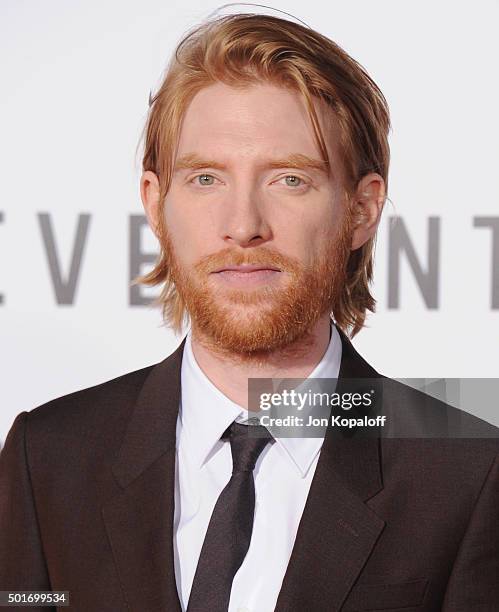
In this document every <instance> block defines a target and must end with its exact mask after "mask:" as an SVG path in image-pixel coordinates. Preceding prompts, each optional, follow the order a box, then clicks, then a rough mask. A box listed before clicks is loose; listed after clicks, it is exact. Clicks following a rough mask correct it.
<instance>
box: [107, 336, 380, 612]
mask: <svg viewBox="0 0 499 612" xmlns="http://www.w3.org/2000/svg"><path fill="white" fill-rule="evenodd" d="M338 331H339V333H340V337H341V340H342V360H341V367H340V373H339V384H341V381H342V380H343V379H347V378H370V377H377V376H378V374H377V373H376V372H375V371H374V370H373V369H372V368H371V366H369V364H367V362H365V361H364V359H362V357H361V356H360V355H359V354H358V353H357V352H356V351H355V349H354V348H353V346H352V345H351V343H350V341H349V340H348V339H347V338H346V336H345V335H344V334H343V333H342V332H341V331H340V330H338ZM184 343H185V340H184V341H183V342H182V343H181V344H180V346H179V347H178V349H177V350H176V351H175V352H174V353H173V354H172V355H170V356H169V357H167V358H166V359H165V360H163V361H162V362H160V363H159V364H157V365H156V366H154V367H153V368H152V370H151V372H150V374H149V376H148V378H147V379H146V382H145V383H144V386H143V387H142V390H141V392H140V395H139V397H138V399H137V402H136V405H135V407H134V410H133V412H132V416H131V418H130V422H129V425H128V428H127V431H126V434H125V437H124V439H123V443H122V445H121V448H120V452H119V454H118V457H117V460H116V462H115V464H114V465H113V473H114V475H115V477H116V480H117V482H118V483H119V485H120V486H121V487H122V490H121V491H120V493H119V494H118V495H117V496H116V497H114V498H113V499H111V500H110V501H108V502H107V503H106V504H105V505H104V507H103V509H102V514H103V518H104V522H105V525H106V529H107V533H108V536H109V540H110V543H111V548H112V551H113V555H114V559H115V562H116V565H117V568H118V573H119V576H120V580H121V584H122V588H123V592H124V596H125V599H126V601H127V604H128V607H129V608H130V609H132V610H135V609H139V610H140V609H146V610H147V609H154V610H158V611H159V610H168V612H180V611H181V606H180V601H179V597H178V594H177V588H176V582H175V571H174V552H173V518H174V491H175V460H176V457H175V442H176V421H177V415H178V406H179V401H180V371H181V362H182V353H183V348H184ZM380 470H381V468H380V460H379V440H378V439H365V438H364V439H360V438H355V437H353V438H346V437H338V436H337V435H334V434H333V431H332V429H331V427H329V428H328V429H327V432H326V436H325V439H324V443H323V446H322V450H321V454H320V457H319V461H318V464H317V468H316V471H315V475H314V478H313V481H312V485H311V488H310V492H309V495H308V498H307V502H306V505H305V508H304V512H303V515H302V518H301V521H300V525H299V528H298V532H297V536H296V541H295V544H294V547H293V552H292V554H291V558H290V561H289V564H288V568H287V571H286V574H285V576H284V580H283V584H282V588H281V591H280V593H279V598H278V600H277V605H276V608H275V610H276V612H302V611H303V610H307V609H308V610H310V609H313V610H314V611H316V612H321V611H322V610H324V612H326V611H327V612H334V611H335V610H339V609H340V608H341V605H342V603H343V602H344V600H345V599H346V597H347V595H348V593H349V591H350V589H351V588H352V586H353V584H354V582H355V580H356V579H357V577H358V576H359V574H360V572H361V570H362V568H363V566H364V565H365V563H366V561H367V559H368V557H369V555H370V553H371V551H372V549H373V547H374V545H375V543H376V541H377V539H378V537H379V535H380V533H381V531H382V530H383V528H384V525H385V523H384V522H383V521H382V520H381V519H380V518H379V517H378V516H377V515H376V514H375V513H374V512H373V511H372V510H370V508H369V507H368V506H367V505H366V504H365V503H364V502H365V501H366V500H367V499H369V498H371V497H372V496H373V495H375V494H376V493H377V492H378V491H380V490H381V488H382V482H381V471H380ZM277 511H278V509H277ZM269 571H272V568H269Z"/></svg>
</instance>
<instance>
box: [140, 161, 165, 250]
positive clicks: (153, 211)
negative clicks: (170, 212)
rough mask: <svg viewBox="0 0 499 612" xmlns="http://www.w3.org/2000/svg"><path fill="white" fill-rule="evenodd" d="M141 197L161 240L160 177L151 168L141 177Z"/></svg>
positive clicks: (151, 224)
mask: <svg viewBox="0 0 499 612" xmlns="http://www.w3.org/2000/svg"><path fill="white" fill-rule="evenodd" d="M140 197H141V199H142V204H143V205H144V210H145V213H146V217H147V222H148V223H149V227H150V228H151V229H152V231H153V232H154V235H155V236H156V238H158V240H159V232H158V221H159V215H160V214H161V213H160V206H159V179H158V177H157V176H156V174H154V172H152V171H151V170H146V171H145V172H143V173H142V177H141V179H140Z"/></svg>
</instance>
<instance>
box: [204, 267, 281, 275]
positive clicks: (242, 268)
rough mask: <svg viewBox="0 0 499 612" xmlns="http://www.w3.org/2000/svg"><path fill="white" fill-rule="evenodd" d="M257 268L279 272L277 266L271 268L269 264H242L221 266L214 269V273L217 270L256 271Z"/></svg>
mask: <svg viewBox="0 0 499 612" xmlns="http://www.w3.org/2000/svg"><path fill="white" fill-rule="evenodd" d="M258 270H271V271H273V272H280V270H279V268H273V267H271V266H265V265H258V266H252V265H243V266H225V267H223V268H220V269H219V270H215V273H217V272H256V271H258Z"/></svg>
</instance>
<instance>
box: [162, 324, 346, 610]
mask: <svg viewBox="0 0 499 612" xmlns="http://www.w3.org/2000/svg"><path fill="white" fill-rule="evenodd" d="M331 332H332V333H331V338H330V341H329V345H328V348H327V350H326V352H325V354H324V356H323V357H322V359H321V361H320V362H319V363H318V365H317V366H316V368H315V369H314V370H313V372H311V374H310V376H309V378H337V377H338V373H339V368H340V362H341V338H340V337H339V334H338V331H337V330H336V327H335V326H334V325H331ZM247 417H248V412H247V410H245V409H244V408H242V407H241V406H239V405H238V404H236V403H234V402H233V401H231V400H230V399H229V398H228V397H226V396H225V395H224V394H223V393H222V392H221V391H220V390H219V389H218V388H217V387H216V386H215V385H214V384H213V383H212V382H211V381H210V380H209V378H208V377H207V376H206V374H205V373H204V372H203V371H202V370H201V368H200V367H199V365H198V363H197V362H196V359H195V357H194V354H193V352H192V345H191V332H190V331H189V333H188V335H187V338H186V342H185V346H184V352H183V358H182V368H181V400H180V407H179V416H178V419H177V434H176V435H177V451H176V453H177V455H176V475H175V517H174V553H175V579H176V583H177V591H178V593H179V598H180V602H181V605H182V610H185V609H186V608H187V603H188V600H189V594H190V591H191V587H192V581H193V579H194V573H195V571H196V566H197V562H198V558H199V554H200V552H201V546H202V544H203V541H204V537H205V535H206V530H207V528H208V523H209V520H210V517H211V514H212V511H213V508H214V506H215V503H216V501H217V498H218V496H219V495H220V493H221V491H222V489H223V488H224V487H225V485H226V484H227V483H228V482H229V479H230V477H231V474H232V454H231V450H230V443H229V441H228V440H224V441H222V440H220V438H221V436H222V434H223V432H224V431H225V430H226V429H227V427H228V426H229V425H230V424H231V423H232V422H233V421H234V420H237V421H238V422H244V420H246V419H247ZM322 443H323V438H289V437H288V438H276V440H275V441H272V443H270V444H268V445H267V446H266V447H265V449H264V450H263V451H262V453H261V455H260V457H259V458H258V460H257V463H256V466H255V469H254V472H253V476H254V481H255V515H254V523H253V532H252V536H251V543H250V546H249V549H248V552H247V554H246V557H245V559H244V561H243V563H242V565H241V567H240V568H239V570H238V571H237V573H236V575H235V576H234V580H233V583H232V590H231V595H230V602H229V612H272V611H273V610H274V608H275V605H276V602H277V597H278V595H279V591H280V589H281V585H282V580H283V578H284V574H285V572H286V568H287V566H288V562H289V559H290V556H291V551H292V549H293V545H294V542H295V538H296V532H297V529H298V524H299V522H300V518H301V516H302V513H303V508H304V506H305V502H306V499H307V496H308V492H309V488H310V484H311V482H312V478H313V476H314V473H315V468H316V465H317V461H318V458H319V455H320V450H321V446H322Z"/></svg>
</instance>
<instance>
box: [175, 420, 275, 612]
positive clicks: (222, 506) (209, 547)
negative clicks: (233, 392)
mask: <svg viewBox="0 0 499 612" xmlns="http://www.w3.org/2000/svg"><path fill="white" fill-rule="evenodd" d="M249 427H251V429H252V433H251V436H250V435H249V432H248V429H249ZM253 431H255V432H258V435H262V436H263V437H256V436H255V437H253V435H254V434H253ZM226 437H228V438H229V440H230V448H231V451H232V476H231V478H230V480H229V482H228V483H227V485H226V486H225V488H224V489H223V491H222V492H221V493H220V495H219V497H218V499H217V502H216V504H215V507H214V509H213V513H212V515H211V518H210V523H209V525H208V529H207V531H206V536H205V539H204V542H203V547H202V548H201V553H200V555H199V561H198V564H197V567H196V573H195V574H194V580H193V583H192V588H191V593H190V596H189V604H188V606H187V612H227V610H228V607H229V600H230V592H231V588H232V580H233V579H234V575H235V574H236V572H237V570H238V569H239V567H240V566H241V563H242V562H243V560H244V557H245V556H246V553H247V552H248V548H249V544H250V540H251V532H252V530H253V516H254V511H255V483H254V481H253V469H254V468H255V464H256V461H257V459H258V457H259V456H260V453H261V452H262V450H263V449H264V448H265V446H266V445H267V443H268V442H269V440H270V439H271V437H272V436H271V435H270V433H269V432H268V430H267V429H265V427H262V426H261V425H241V424H239V423H236V422H234V423H232V425H231V426H230V427H229V428H228V429H227V430H226V431H225V433H224V435H223V436H222V438H226Z"/></svg>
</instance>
